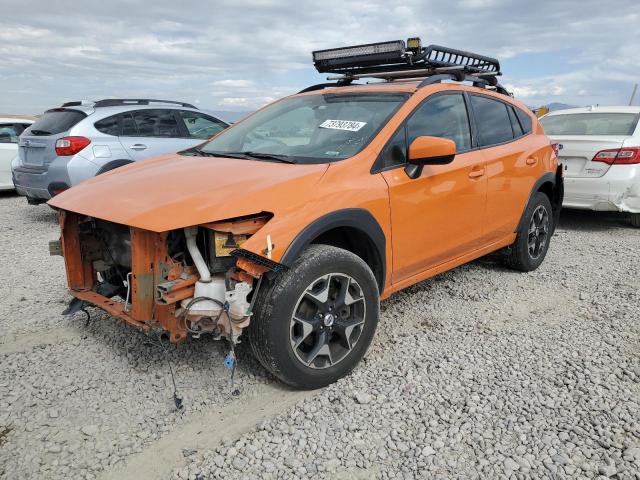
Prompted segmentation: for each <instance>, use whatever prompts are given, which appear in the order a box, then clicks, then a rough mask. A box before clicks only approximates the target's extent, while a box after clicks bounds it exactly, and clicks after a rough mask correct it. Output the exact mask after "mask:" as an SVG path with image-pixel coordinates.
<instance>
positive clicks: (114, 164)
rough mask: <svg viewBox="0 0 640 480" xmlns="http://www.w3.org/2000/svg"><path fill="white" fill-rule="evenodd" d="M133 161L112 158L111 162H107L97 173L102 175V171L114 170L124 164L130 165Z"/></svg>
mask: <svg viewBox="0 0 640 480" xmlns="http://www.w3.org/2000/svg"><path fill="white" fill-rule="evenodd" d="M130 163H133V160H125V159H121V160H111V161H110V162H107V163H105V164H104V165H102V166H101V167H100V169H99V170H98V171H97V172H96V175H100V174H101V173H105V172H108V171H110V170H114V169H116V168H118V167H123V166H124V165H128V164H130Z"/></svg>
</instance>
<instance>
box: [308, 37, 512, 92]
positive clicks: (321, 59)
mask: <svg viewBox="0 0 640 480" xmlns="http://www.w3.org/2000/svg"><path fill="white" fill-rule="evenodd" d="M313 63H314V66H315V67H316V70H318V72H319V73H335V74H339V75H340V76H337V77H328V78H327V80H337V81H338V84H337V85H336V86H340V85H348V84H350V83H351V81H353V80H356V79H360V78H365V77H368V78H378V79H382V80H385V81H388V82H390V81H393V80H398V79H413V78H415V79H419V78H425V77H431V78H434V80H433V81H431V82H426V80H425V81H423V82H422V83H421V84H420V86H424V85H428V84H433V83H438V82H441V81H442V80H455V81H460V82H462V81H471V82H472V83H473V84H474V85H475V86H483V87H489V88H495V90H496V91H498V92H500V93H504V94H507V95H508V93H507V91H506V89H504V88H503V87H502V86H500V85H499V84H498V82H497V80H496V77H497V76H499V75H502V73H501V72H500V62H499V61H498V60H496V59H495V58H491V57H487V56H484V55H479V54H477V53H472V52H467V51H464V50H456V49H454V48H449V47H443V46H440V45H429V46H427V47H422V46H421V42H420V39H419V38H417V37H414V38H409V39H408V40H407V42H406V44H405V42H404V41H403V40H394V41H390V42H381V43H370V44H366V45H354V46H350V47H342V48H332V49H328V50H317V51H314V52H313ZM436 78H437V79H436ZM425 82H426V83H425ZM310 88H311V87H310ZM317 88H324V87H317ZM317 88H315V89H317ZM306 91H309V90H306Z"/></svg>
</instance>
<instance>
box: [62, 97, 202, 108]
mask: <svg viewBox="0 0 640 480" xmlns="http://www.w3.org/2000/svg"><path fill="white" fill-rule="evenodd" d="M150 103H168V104H171V105H180V106H181V107H185V108H198V107H196V106H194V105H191V104H190V103H185V102H175V101H173V100H154V99H152V98H107V99H105V100H97V101H95V102H87V101H85V100H79V101H73V102H66V103H63V104H62V106H63V107H77V106H80V105H87V106H92V107H94V108H98V107H117V106H121V105H149V104H150Z"/></svg>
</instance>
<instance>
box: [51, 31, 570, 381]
mask: <svg viewBox="0 0 640 480" xmlns="http://www.w3.org/2000/svg"><path fill="white" fill-rule="evenodd" d="M313 57H314V64H315V66H316V68H317V70H318V71H319V72H329V73H331V74H332V75H334V80H336V81H335V82H334V83H328V84H320V85H314V86H313V87H309V88H307V89H305V90H303V91H302V92H300V93H298V94H296V95H292V96H289V97H286V98H283V99H281V100H279V101H276V102H274V103H272V104H270V105H268V106H266V107H264V108H262V109H261V110H259V111H257V112H256V113H254V114H253V115H251V116H249V117H248V118H246V119H245V120H243V121H241V122H239V123H236V124H235V125H233V126H232V127H231V128H229V129H227V130H225V131H223V132H221V133H220V134H218V135H217V136H215V137H214V138H212V139H210V140H209V141H207V142H205V143H203V144H201V145H199V146H197V147H195V148H191V149H189V150H185V151H182V152H179V153H176V154H170V155H163V156H160V157H157V158H155V159H152V160H148V161H145V162H139V163H136V164H133V165H129V166H125V167H122V168H119V169H117V170H114V171H112V172H108V173H105V174H103V175H100V176H98V177H96V178H93V179H91V180H88V181H87V182H84V183H83V184H80V185H78V186H76V187H74V188H72V189H70V190H68V191H66V192H64V193H62V194H60V195H58V196H56V197H55V198H54V199H52V200H51V201H50V202H49V203H50V204H51V205H52V206H53V207H55V208H57V209H59V211H60V217H59V218H60V226H61V228H62V237H61V244H58V242H52V245H51V248H52V250H54V251H56V250H57V249H58V247H61V252H62V254H63V255H64V257H65V264H66V272H67V279H68V284H69V288H70V291H71V294H72V295H73V296H74V297H75V299H74V301H72V303H71V304H70V306H69V307H68V309H67V311H66V313H72V312H75V311H78V310H79V309H81V308H84V307H85V306H87V305H92V306H95V307H99V308H101V309H103V310H105V311H107V312H108V313H110V314H111V315H112V316H114V317H118V318H120V319H122V320H124V321H126V322H127V323H129V324H131V325H134V326H136V327H138V328H140V329H141V330H143V331H145V332H147V333H149V334H157V335H161V336H165V337H168V339H169V340H170V341H171V342H174V343H175V342H179V341H182V340H184V339H185V338H187V337H189V336H191V337H196V338H197V337H199V336H201V335H203V334H211V335H213V336H215V337H217V338H225V339H227V340H228V341H229V344H230V355H229V357H227V360H228V361H229V363H230V364H233V363H234V360H235V359H234V354H233V345H234V344H235V343H237V342H238V340H239V339H240V338H241V336H242V338H244V337H247V338H248V339H249V342H250V343H251V347H252V350H253V352H254V353H255V356H256V357H257V358H258V359H259V360H260V362H261V363H262V364H263V365H264V366H265V368H266V369H268V370H269V371H271V372H272V373H273V374H274V375H276V376H277V377H279V378H280V379H281V380H283V381H284V382H286V383H288V384H291V385H294V386H297V387H303V388H316V387H319V386H322V385H326V384H328V383H330V382H333V381H335V380H336V379H338V378H340V377H342V376H343V375H345V374H347V373H348V372H349V371H350V370H351V369H352V368H354V366H355V365H356V364H357V363H358V361H359V360H360V359H361V358H362V356H363V355H364V353H365V351H366V350H367V348H368V346H369V344H370V342H371V339H372V337H373V335H374V332H375V330H376V326H377V323H378V316H379V300H380V299H384V298H386V297H388V296H389V295H391V294H392V293H394V292H396V291H398V290H400V289H402V288H405V287H407V286H409V285H413V284H415V283H417V282H420V281H422V280H424V279H426V278H429V277H432V276H434V275H436V274H438V273H440V272H443V271H445V270H449V269H451V268H454V267H456V266H458V265H461V264H463V263H466V262H469V261H471V260H473V259H476V258H478V257H481V256H483V255H486V254H488V253H490V252H495V251H498V250H500V251H501V253H502V258H503V259H504V261H505V262H506V264H507V265H508V266H510V267H513V268H515V269H517V270H521V271H530V270H534V269H536V268H537V267H538V266H539V265H540V264H541V263H542V261H543V260H544V258H545V255H546V253H547V249H548V248H549V242H550V239H551V235H552V234H553V230H554V227H555V224H556V222H557V218H558V215H559V210H560V206H561V204H562V196H563V187H562V185H563V184H562V181H563V180H562V173H561V169H560V168H558V162H557V158H556V155H555V152H554V148H553V147H552V145H551V143H550V141H549V139H548V138H547V137H546V136H545V134H544V133H543V131H542V128H541V127H540V125H539V124H538V121H537V119H536V118H535V116H534V115H533V114H532V113H531V111H530V110H529V109H528V108H527V107H526V106H525V105H524V104H522V103H520V102H518V101H516V100H514V99H513V98H512V97H511V96H510V95H509V94H508V93H507V92H506V91H505V90H504V88H502V87H501V86H500V85H499V84H498V82H497V81H496V77H497V75H499V74H500V67H499V63H498V62H497V61H496V60H494V59H492V58H489V57H484V56H480V55H476V54H472V53H469V52H463V51H458V50H453V49H449V48H444V47H438V46H433V45H432V46H428V47H422V46H421V45H420V41H419V39H417V38H412V39H409V40H408V41H407V42H404V41H394V42H383V43H378V44H369V45H358V46H355V47H345V48H338V49H330V50H322V51H316V52H314V53H313ZM365 77H367V78H374V79H378V80H379V81H374V82H373V83H368V84H358V81H359V80H360V79H362V78H365Z"/></svg>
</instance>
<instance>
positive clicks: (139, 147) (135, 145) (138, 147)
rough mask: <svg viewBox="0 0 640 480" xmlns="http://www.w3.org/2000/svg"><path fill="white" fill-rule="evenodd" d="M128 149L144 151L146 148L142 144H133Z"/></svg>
mask: <svg viewBox="0 0 640 480" xmlns="http://www.w3.org/2000/svg"><path fill="white" fill-rule="evenodd" d="M129 148H130V149H131V150H145V149H146V148H147V146H146V145H143V144H142V143H134V144H133V145H131V146H130V147H129Z"/></svg>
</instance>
